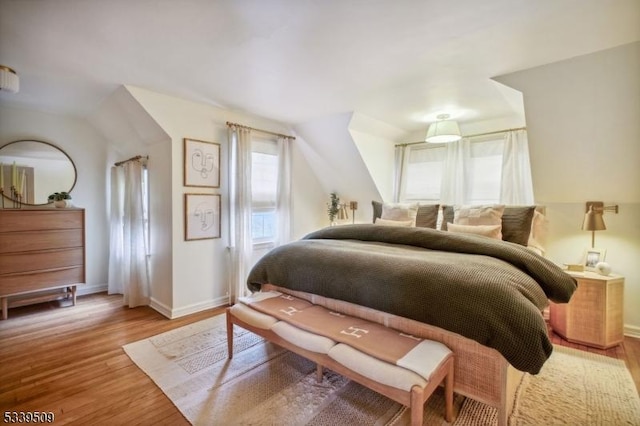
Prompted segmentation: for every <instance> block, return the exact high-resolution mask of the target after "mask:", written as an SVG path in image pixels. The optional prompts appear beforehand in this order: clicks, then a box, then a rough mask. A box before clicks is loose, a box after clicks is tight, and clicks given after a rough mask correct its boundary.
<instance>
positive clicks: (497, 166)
mask: <svg viewBox="0 0 640 426" xmlns="http://www.w3.org/2000/svg"><path fill="white" fill-rule="evenodd" d="M460 143H462V142H460ZM504 145H505V140H504V138H500V139H495V138H493V139H486V138H485V139H484V140H480V141H477V142H473V143H468V145H464V146H462V145H460V146H457V147H456V146H454V145H451V146H447V145H422V144H420V145H417V146H412V147H410V149H409V150H408V152H407V154H406V155H407V160H406V163H405V167H404V170H405V171H404V175H405V176H403V177H402V186H401V187H402V192H401V194H400V200H401V201H405V202H408V201H410V202H415V201H422V202H428V203H438V202H440V203H452V201H451V200H446V199H443V198H447V196H446V195H444V194H445V192H444V190H443V188H444V187H445V186H446V185H449V186H451V185H452V182H454V183H453V186H454V187H455V188H458V189H457V190H458V191H461V192H460V193H461V194H462V195H460V196H459V197H460V198H459V199H463V200H464V201H463V203H464V204H475V205H477V204H491V203H498V202H501V200H500V197H501V195H500V194H501V186H502V184H503V182H502V178H503V176H502V157H503V151H504ZM449 156H450V157H449ZM454 157H455V160H453V158H454ZM458 167H463V170H462V171H461V170H457V169H456V170H452V169H455V168H458ZM448 180H449V181H448Z"/></svg>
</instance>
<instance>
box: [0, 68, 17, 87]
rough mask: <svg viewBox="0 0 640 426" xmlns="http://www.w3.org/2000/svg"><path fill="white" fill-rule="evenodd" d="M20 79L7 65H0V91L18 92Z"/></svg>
mask: <svg viewBox="0 0 640 426" xmlns="http://www.w3.org/2000/svg"><path fill="white" fill-rule="evenodd" d="M18 90H20V79H19V78H18V73H16V72H15V71H14V70H12V69H11V68H9V67H6V66H4V65H0V91H3V92H11V93H18Z"/></svg>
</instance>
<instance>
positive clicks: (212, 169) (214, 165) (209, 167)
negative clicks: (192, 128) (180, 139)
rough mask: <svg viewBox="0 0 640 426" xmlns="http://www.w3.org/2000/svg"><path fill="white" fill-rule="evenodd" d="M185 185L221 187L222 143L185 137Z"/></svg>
mask: <svg viewBox="0 0 640 426" xmlns="http://www.w3.org/2000/svg"><path fill="white" fill-rule="evenodd" d="M183 152H184V186H193V187H200V188H220V144H219V143H216V142H207V141H201V140H197V139H190V138H184V149H183Z"/></svg>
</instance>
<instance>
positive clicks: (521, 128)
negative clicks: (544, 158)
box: [396, 127, 527, 146]
mask: <svg viewBox="0 0 640 426" xmlns="http://www.w3.org/2000/svg"><path fill="white" fill-rule="evenodd" d="M516 130H527V128H526V127H517V128H514V129H504V130H496V131H495V132H486V133H476V134H473V135H465V136H462V137H463V138H477V137H480V136H489V135H497V134H499V133H508V132H515V131H516ZM421 143H428V142H425V141H420V142H407V143H398V144H396V146H409V145H418V144H421ZM433 145H435V144H433Z"/></svg>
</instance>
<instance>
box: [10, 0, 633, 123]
mask: <svg viewBox="0 0 640 426" xmlns="http://www.w3.org/2000/svg"><path fill="white" fill-rule="evenodd" d="M638 39H640V2H638V1H637V0H535V1H531V0H485V1H482V2H479V1H476V0H458V1H450V2H436V1H431V0H400V1H395V2H390V1H388V0H349V1H344V0H322V1H320V0H269V1H237V0H225V1H220V0H217V1H214V0H181V1H175V0H108V1H86V0H56V1H45V0H28V1H22V0H0V64H3V65H6V66H10V67H12V68H14V69H15V70H16V71H17V72H18V73H19V75H20V78H21V80H20V81H21V90H20V92H19V93H17V94H10V93H3V92H0V102H6V103H11V104H18V105H21V106H25V107H29V108H36V109H41V110H48V111H53V112H59V113H64V114H72V115H77V116H88V115H90V114H92V113H93V112H94V111H95V110H96V109H97V108H99V105H100V103H101V102H102V101H103V100H104V99H106V98H108V96H109V95H110V94H111V93H112V92H113V91H115V90H116V89H117V87H119V86H121V85H135V86H139V87H145V88H148V89H151V90H154V91H158V92H162V93H167V94H172V95H176V96H179V97H183V98H186V99H190V100H195V101H202V102H205V103H208V104H213V105H219V106H223V107H226V108H229V109H234V110H240V111H247V112H250V113H253V114H257V115H261V116H264V117H268V118H271V119H274V120H277V121H281V122H286V123H292V124H295V123H300V122H305V121H308V120H313V119H316V118H318V117H322V116H328V115H331V114H339V113H343V112H348V111H357V112H359V113H362V114H365V115H367V116H370V117H372V118H375V119H378V120H382V121H385V122H387V123H389V124H391V125H393V126H396V127H398V128H400V129H403V130H405V131H414V130H417V129H421V128H424V127H425V123H427V122H430V121H433V119H434V117H435V115H436V114H438V113H441V112H450V113H452V114H453V115H454V116H455V117H456V118H457V119H458V120H459V121H461V122H465V121H474V120H491V119H494V118H496V117H502V116H505V115H509V114H514V113H518V111H514V107H513V106H512V105H510V103H509V100H508V99H505V97H504V96H503V94H502V93H500V90H498V89H497V88H496V84H495V83H494V82H492V81H491V78H492V77H495V76H498V75H502V74H506V73H510V72H514V71H517V70H521V69H526V68H530V67H533V66H538V65H541V64H545V63H550V62H555V61H558V60H562V59H566V58H569V57H574V56H578V55H583V54H587V53H591V52H595V51H598V50H602V49H606V48H610V47H613V46H617V45H621V44H625V43H629V42H632V41H635V40H638Z"/></svg>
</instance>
